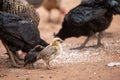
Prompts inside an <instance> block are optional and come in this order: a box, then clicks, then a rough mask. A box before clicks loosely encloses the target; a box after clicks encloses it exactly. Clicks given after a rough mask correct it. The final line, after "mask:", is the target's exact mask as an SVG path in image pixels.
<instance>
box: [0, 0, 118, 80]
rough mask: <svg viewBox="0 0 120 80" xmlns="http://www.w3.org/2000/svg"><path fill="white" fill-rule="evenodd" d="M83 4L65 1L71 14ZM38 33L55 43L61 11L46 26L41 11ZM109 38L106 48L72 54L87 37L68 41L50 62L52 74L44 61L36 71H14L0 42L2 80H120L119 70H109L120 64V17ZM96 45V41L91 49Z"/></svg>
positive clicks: (113, 24)
mask: <svg viewBox="0 0 120 80" xmlns="http://www.w3.org/2000/svg"><path fill="white" fill-rule="evenodd" d="M79 3H80V0H64V2H63V3H62V6H63V7H65V9H66V10H67V11H69V10H70V9H71V8H72V7H74V6H76V5H77V4H79ZM37 11H38V12H39V13H40V18H41V20H40V24H39V27H38V28H39V30H40V34H41V38H43V39H44V40H45V41H47V42H51V40H52V39H53V33H54V32H55V33H57V32H58V31H59V29H60V28H61V22H62V20H63V17H64V16H61V18H62V19H61V22H60V23H55V22H56V21H57V18H58V15H59V13H58V11H57V10H53V11H52V16H51V18H52V20H53V22H50V23H48V22H47V16H48V13H47V11H46V10H45V9H44V8H43V7H40V8H38V9H37ZM106 32H107V33H109V35H105V36H104V37H103V39H102V43H103V45H104V46H103V47H100V48H97V49H96V48H86V49H82V50H70V48H72V47H77V46H80V44H81V43H82V42H83V41H84V39H85V37H80V38H69V39H66V40H65V41H64V43H63V44H62V45H63V52H62V53H61V54H60V55H59V56H58V57H57V58H56V59H55V60H53V61H51V63H50V64H51V66H53V69H52V70H47V69H46V68H45V65H44V63H43V61H41V60H40V61H38V62H36V63H35V65H36V66H38V68H37V69H28V68H14V67H12V66H11V63H10V61H9V59H8V56H7V55H6V54H5V52H6V50H5V48H4V47H3V45H2V43H1V42H0V80H120V66H114V67H109V66H107V64H108V63H110V62H120V16H114V19H113V22H112V24H111V26H110V27H109V28H108V29H107V30H106ZM95 43H96V38H93V39H92V40H91V41H90V42H89V44H88V45H92V44H95Z"/></svg>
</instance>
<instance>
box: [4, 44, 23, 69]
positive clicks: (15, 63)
mask: <svg viewBox="0 0 120 80" xmlns="http://www.w3.org/2000/svg"><path fill="white" fill-rule="evenodd" d="M3 45H4V46H5V48H6V50H7V52H8V55H9V57H10V59H11V61H12V65H13V66H14V67H18V68H20V67H22V65H19V64H18V63H17V62H16V60H15V58H14V55H13V54H14V53H12V52H11V51H10V50H9V48H8V46H7V45H6V44H5V43H4V42H3Z"/></svg>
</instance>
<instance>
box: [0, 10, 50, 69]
mask: <svg viewBox="0 0 120 80" xmlns="http://www.w3.org/2000/svg"><path fill="white" fill-rule="evenodd" d="M0 39H1V40H2V42H3V44H4V46H5V48H6V49H7V51H8V54H9V56H10V58H11V60H12V62H13V65H14V66H16V67H21V65H19V63H18V62H17V61H16V60H17V59H16V57H17V53H16V51H18V50H22V51H23V52H26V53H28V52H29V51H30V50H31V49H32V48H34V47H35V46H36V45H41V46H43V47H45V46H47V45H48V43H47V42H45V41H44V40H42V39H41V38H40V33H39V30H38V28H37V26H35V25H34V24H33V23H32V22H29V21H24V20H23V19H21V18H20V17H19V16H17V15H12V14H9V13H5V12H1V11H0ZM22 65H23V64H22Z"/></svg>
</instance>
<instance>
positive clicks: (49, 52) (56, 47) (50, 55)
mask: <svg viewBox="0 0 120 80" xmlns="http://www.w3.org/2000/svg"><path fill="white" fill-rule="evenodd" d="M61 43H62V40H61V39H60V38H54V39H53V41H52V42H51V43H50V44H49V45H48V46H47V47H45V48H44V49H43V50H36V48H33V49H32V50H31V51H30V52H29V55H28V58H27V55H26V57H25V66H26V64H28V63H29V64H33V63H34V62H35V61H37V60H39V59H43V60H44V61H45V63H46V65H47V69H51V67H50V64H49V63H50V61H51V60H53V59H54V58H56V57H57V56H58V55H59V54H60V53H61V51H62V47H61ZM39 47H40V46H38V47H37V48H38V49H39Z"/></svg>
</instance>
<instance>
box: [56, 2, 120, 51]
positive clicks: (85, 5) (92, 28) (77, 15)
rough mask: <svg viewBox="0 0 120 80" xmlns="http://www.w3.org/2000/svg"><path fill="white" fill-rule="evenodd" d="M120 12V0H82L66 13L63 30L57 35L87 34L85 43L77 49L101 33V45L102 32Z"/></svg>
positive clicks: (82, 46) (63, 36)
mask: <svg viewBox="0 0 120 80" xmlns="http://www.w3.org/2000/svg"><path fill="white" fill-rule="evenodd" d="M117 14H120V0H82V2H81V4H80V5H78V6H77V7H75V8H74V9H72V10H70V11H69V12H68V14H66V16H65V18H64V21H63V23H62V28H61V30H60V31H59V32H58V33H57V34H56V36H58V37H60V38H61V39H63V40H64V39H66V38H69V37H79V36H87V39H86V40H85V41H84V43H83V44H82V45H81V46H80V47H78V48H75V49H80V48H84V47H85V45H86V43H87V42H88V41H89V39H90V37H92V36H93V35H94V34H96V33H99V35H98V42H97V45H96V47H99V46H100V45H101V33H102V31H104V30H105V29H107V28H108V27H109V25H110V23H111V21H112V19H113V15H117Z"/></svg>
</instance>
